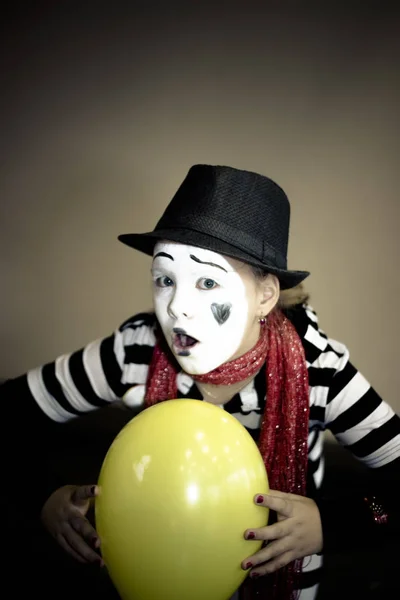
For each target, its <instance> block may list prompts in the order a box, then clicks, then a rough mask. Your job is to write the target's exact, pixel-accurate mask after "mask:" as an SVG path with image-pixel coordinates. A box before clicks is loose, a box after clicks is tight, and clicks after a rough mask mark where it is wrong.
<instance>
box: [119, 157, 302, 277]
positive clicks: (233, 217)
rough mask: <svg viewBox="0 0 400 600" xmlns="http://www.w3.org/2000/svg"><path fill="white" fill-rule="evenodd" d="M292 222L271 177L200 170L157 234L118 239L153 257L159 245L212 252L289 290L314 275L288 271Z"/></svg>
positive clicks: (187, 180) (193, 172) (221, 168)
mask: <svg viewBox="0 0 400 600" xmlns="http://www.w3.org/2000/svg"><path fill="white" fill-rule="evenodd" d="M289 221H290V204H289V200H288V198H287V196H286V194H285V192H284V191H283V190H282V188H281V187H279V185H277V184H276V183H275V182H274V181H272V180H271V179H269V178H268V177H265V176H263V175H259V174H257V173H252V172H250V171H243V170H241V169H234V168H232V167H224V166H212V165H194V166H193V167H191V168H190V169H189V172H188V174H187V175H186V177H185V179H184V181H183V182H182V184H181V185H180V187H179V189H178V191H177V192H176V194H175V196H174V197H173V198H172V200H171V202H170V203H169V204H168V206H167V208H166V209H165V211H164V214H163V215H162V217H161V219H160V220H159V221H158V223H157V225H156V227H155V229H154V230H153V231H150V232H147V233H126V234H123V235H120V236H118V239H119V240H120V241H121V242H123V243H124V244H126V245H128V246H130V247H132V248H136V249H137V250H140V251H141V252H144V253H146V254H150V255H151V254H152V253H153V249H154V246H155V244H156V242H157V241H158V240H169V241H172V242H180V243H182V244H187V245H190V246H198V247H200V248H207V249H208V250H213V251H214V252H218V253H219V254H225V255H226V256H231V257H233V258H237V259H239V260H242V261H244V262H247V263H249V264H250V265H253V266H256V267H261V268H262V269H264V270H265V271H267V272H270V273H273V274H274V275H276V276H277V277H278V279H279V281H280V284H281V288H282V289H288V288H291V287H294V286H295V285H297V284H298V283H300V282H301V281H302V280H303V279H305V278H306V277H307V276H308V275H309V273H308V271H289V270H288V269H287V247H288V240H289Z"/></svg>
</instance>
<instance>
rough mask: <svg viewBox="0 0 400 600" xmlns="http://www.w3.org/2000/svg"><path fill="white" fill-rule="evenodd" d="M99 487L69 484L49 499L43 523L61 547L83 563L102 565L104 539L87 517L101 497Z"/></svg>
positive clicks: (42, 517) (42, 513)
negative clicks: (99, 496)
mask: <svg viewBox="0 0 400 600" xmlns="http://www.w3.org/2000/svg"><path fill="white" fill-rule="evenodd" d="M97 494H98V488H97V486H95V485H82V486H77V485H65V486H63V487H61V488H58V489H57V490H56V491H55V492H53V494H52V495H51V496H50V497H49V498H48V499H47V500H46V502H45V504H44V506H43V508H42V511H41V520H42V523H43V525H44V526H45V528H46V529H47V531H48V532H49V533H50V534H51V535H52V536H53V537H54V539H55V540H57V542H58V543H59V544H60V546H61V547H62V548H63V549H64V550H65V551H66V552H68V554H70V555H71V556H72V557H73V558H75V559H76V560H78V561H79V562H81V563H98V564H99V565H100V566H103V565H104V563H103V560H102V558H101V556H100V555H99V554H98V549H99V547H100V538H99V536H98V534H97V532H96V530H95V529H94V528H93V527H92V525H91V524H90V522H89V521H88V519H87V518H86V514H87V512H88V510H89V508H90V505H91V502H92V501H93V498H95V496H97Z"/></svg>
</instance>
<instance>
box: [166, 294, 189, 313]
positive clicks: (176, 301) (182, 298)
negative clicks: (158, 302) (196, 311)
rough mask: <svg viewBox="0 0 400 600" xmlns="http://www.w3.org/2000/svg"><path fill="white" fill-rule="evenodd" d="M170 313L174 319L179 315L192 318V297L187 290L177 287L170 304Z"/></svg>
mask: <svg viewBox="0 0 400 600" xmlns="http://www.w3.org/2000/svg"><path fill="white" fill-rule="evenodd" d="M168 315H169V316H170V317H171V318H172V319H179V317H184V318H186V319H190V317H191V316H192V315H191V310H190V298H189V294H188V292H187V290H186V291H185V290H184V289H181V290H179V289H178V288H175V290H174V294H173V296H172V298H171V300H170V303H169V304H168Z"/></svg>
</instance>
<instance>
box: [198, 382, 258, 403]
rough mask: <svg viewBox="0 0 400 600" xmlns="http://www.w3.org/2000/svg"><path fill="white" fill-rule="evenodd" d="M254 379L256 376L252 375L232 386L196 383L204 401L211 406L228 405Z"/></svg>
mask: <svg viewBox="0 0 400 600" xmlns="http://www.w3.org/2000/svg"><path fill="white" fill-rule="evenodd" d="M254 377H255V375H251V376H250V377H247V378H246V379H244V380H243V381H238V382H237V383H232V384H231V385H213V384H212V383H201V382H200V381H196V382H195V383H196V385H197V387H198V388H199V390H200V392H201V395H202V396H203V400H205V401H206V402H210V404H227V403H228V402H229V401H230V400H232V398H233V397H234V396H235V395H236V394H238V393H239V392H241V391H242V390H243V389H244V388H245V387H246V385H248V384H249V383H250V382H251V381H252V380H253V379H254Z"/></svg>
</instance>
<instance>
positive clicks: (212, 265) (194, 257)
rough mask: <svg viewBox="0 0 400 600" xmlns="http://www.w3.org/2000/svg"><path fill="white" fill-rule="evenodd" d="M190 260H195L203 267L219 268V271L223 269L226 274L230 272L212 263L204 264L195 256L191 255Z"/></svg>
mask: <svg viewBox="0 0 400 600" xmlns="http://www.w3.org/2000/svg"><path fill="white" fill-rule="evenodd" d="M190 258H191V259H192V260H194V261H195V262H197V263H200V264H202V265H209V266H210V267H217V268H218V269H222V270H223V271H225V273H227V272H228V271H227V270H226V269H224V267H221V265H216V264H215V263H212V262H204V261H203V260H200V259H199V258H197V256H194V254H191V255H190Z"/></svg>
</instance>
